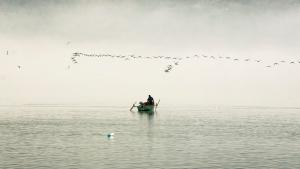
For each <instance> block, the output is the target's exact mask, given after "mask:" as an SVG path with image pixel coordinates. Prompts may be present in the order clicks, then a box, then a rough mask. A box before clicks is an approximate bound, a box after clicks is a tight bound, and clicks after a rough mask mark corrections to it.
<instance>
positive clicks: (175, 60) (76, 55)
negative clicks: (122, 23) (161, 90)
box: [5, 50, 300, 73]
mask: <svg viewBox="0 0 300 169" xmlns="http://www.w3.org/2000/svg"><path fill="white" fill-rule="evenodd" d="M5 55H9V51H8V50H6V51H5ZM83 57H95V58H117V59H123V60H126V61H129V60H135V59H157V60H168V61H171V64H168V65H167V66H166V67H165V69H164V72H166V73H169V72H171V71H172V70H173V69H174V68H175V67H176V66H178V65H179V63H180V62H181V61H183V60H187V59H209V60H231V61H234V62H249V63H250V62H252V63H259V64H262V66H265V67H267V68H271V67H278V66H279V65H282V64H291V65H293V64H300V58H299V60H297V61H295V60H294V61H287V60H280V61H276V62H273V63H271V64H266V62H265V61H264V60H261V59H250V58H244V59H241V58H236V57H229V56H213V55H204V54H200V55H198V54H195V55H192V56H185V57H170V56H162V55H158V56H142V55H133V54H131V55H113V54H88V53H81V52H74V53H73V54H72V57H71V58H70V59H71V61H72V63H73V64H78V63H79V62H78V58H83ZM17 68H18V69H21V68H22V66H21V65H17ZM68 69H70V65H68Z"/></svg>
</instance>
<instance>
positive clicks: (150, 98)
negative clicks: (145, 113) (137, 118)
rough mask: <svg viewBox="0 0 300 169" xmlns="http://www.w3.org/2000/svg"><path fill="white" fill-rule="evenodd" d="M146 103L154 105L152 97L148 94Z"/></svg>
mask: <svg viewBox="0 0 300 169" xmlns="http://www.w3.org/2000/svg"><path fill="white" fill-rule="evenodd" d="M146 104H147V105H154V99H153V97H151V95H149V96H148V99H147V102H146Z"/></svg>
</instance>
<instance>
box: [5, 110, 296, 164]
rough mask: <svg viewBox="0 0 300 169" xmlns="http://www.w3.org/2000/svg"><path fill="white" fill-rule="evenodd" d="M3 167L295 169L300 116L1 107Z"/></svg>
mask: <svg viewBox="0 0 300 169" xmlns="http://www.w3.org/2000/svg"><path fill="white" fill-rule="evenodd" d="M108 133H114V134H115V135H114V137H111V138H108V137H107V134H108ZM0 168H1V169H10V168H13V169H18V168H22V169H26V168H28V169H38V168H55V169H57V168H72V169H77V168H78V169H94V168H98V169H106V168H114V169H132V168H147V169H148V168H162V169H169V168H172V169H183V168H226V169H227V168H228V169H233V168H272V169H275V168H284V169H288V168H291V169H295V168H300V109H297V108H267V107H197V106H192V107H190V106H187V107H173V106H169V107H168V106H165V107H163V106H161V107H159V108H158V110H157V112H155V113H152V114H146V113H138V112H136V111H133V112H130V111H129V107H88V106H16V107H13V106H7V107H0Z"/></svg>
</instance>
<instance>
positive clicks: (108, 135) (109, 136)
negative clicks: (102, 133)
mask: <svg viewBox="0 0 300 169" xmlns="http://www.w3.org/2000/svg"><path fill="white" fill-rule="evenodd" d="M114 135H115V133H108V134H107V137H108V138H112V137H113V136H114Z"/></svg>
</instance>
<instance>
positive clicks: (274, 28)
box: [0, 0, 300, 107]
mask: <svg viewBox="0 0 300 169" xmlns="http://www.w3.org/2000/svg"><path fill="white" fill-rule="evenodd" d="M299 17H300V2H299V1H292V0H290V1H280V0H275V1H271V0H263V1H250V2H248V1H221V0H214V1H208V0H203V1H171V0H169V1H158V0H157V1H133V0H132V1H96V0H89V1H71V0H68V1H67V0H66V1H57V0H45V1H38V0H29V1H22V0H3V1H1V2H0V19H1V22H0V58H1V62H0V93H1V94H0V105H10V104H17V105H20V104H82V105H127V104H128V105H130V104H132V103H133V102H135V101H140V100H145V99H146V98H147V96H148V94H151V95H153V97H154V99H155V100H158V99H161V100H162V103H165V104H177V105H187V104H193V105H224V106H227V105H233V106H236V105H243V106H247V105H248V106H274V107H281V106H283V107H284V106H288V107H297V106H299V104H300V97H299V96H300V90H299V86H300V74H299V71H300V63H298V61H300V48H299V44H300V33H299V29H300V20H299V19H297V18H299ZM7 51H8V54H7ZM73 52H84V53H96V54H100V53H102V54H103V53H109V54H115V55H119V54H122V55H130V54H135V55H143V56H158V55H164V56H171V57H185V56H193V55H195V54H198V55H201V54H205V55H209V56H211V55H213V56H231V57H235V58H238V59H246V58H250V59H260V60H263V61H264V63H263V64H257V63H246V62H239V63H236V62H230V61H222V60H216V61H211V60H204V59H199V60H197V59H191V60H184V61H182V62H180V64H179V65H178V67H176V68H175V69H174V70H173V71H172V72H170V73H165V72H164V68H165V67H166V65H167V64H169V62H168V61H162V60H139V61H134V60H130V61H124V60H120V59H101V58H100V59H96V58H84V57H82V58H79V59H78V62H79V63H78V64H73V63H72V62H71V60H70V57H72V53H73ZM280 60H286V61H287V62H289V61H295V62H297V63H296V64H293V65H291V64H288V63H285V64H281V63H280V65H279V66H277V67H272V68H266V65H268V64H272V63H274V62H279V61H280ZM18 65H20V66H21V69H18V67H17V66H18ZM69 66H70V67H69Z"/></svg>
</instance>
